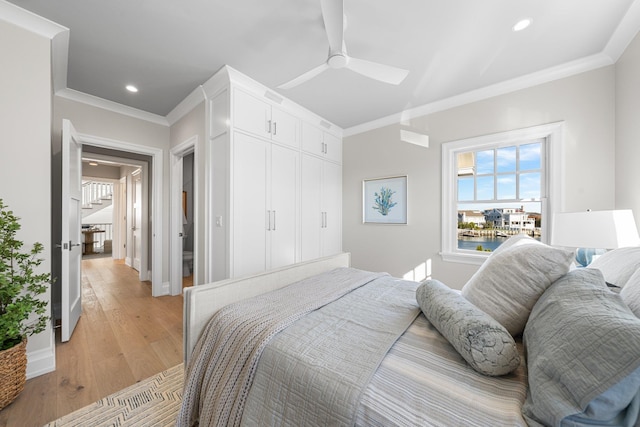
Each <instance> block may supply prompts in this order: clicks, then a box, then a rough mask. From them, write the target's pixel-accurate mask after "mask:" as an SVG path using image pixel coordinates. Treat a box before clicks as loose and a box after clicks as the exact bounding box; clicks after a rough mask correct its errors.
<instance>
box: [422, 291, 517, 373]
mask: <svg viewBox="0 0 640 427" xmlns="http://www.w3.org/2000/svg"><path fill="white" fill-rule="evenodd" d="M416 300H417V301H418V304H419V305H420V308H421V309H422V312H423V313H424V315H425V316H426V318H427V319H428V320H429V322H431V324H433V326H434V327H435V328H436V329H437V330H438V331H439V332H440V333H441V334H442V335H443V336H444V337H445V338H446V339H447V340H448V341H449V342H450V343H451V345H452V346H453V347H454V348H455V349H456V350H457V351H458V353H460V355H461V356H462V357H463V358H464V359H465V360H466V361H467V362H468V363H469V365H471V367H472V368H473V369H475V370H476V371H478V372H480V373H482V374H485V375H491V376H497V375H505V374H508V373H509V372H511V371H513V370H514V369H516V368H517V367H518V366H520V354H519V353H518V349H517V347H516V343H515V341H514V340H513V337H512V336H511V334H509V332H508V331H507V330H506V329H505V328H504V327H502V325H500V323H498V322H497V321H495V320H494V319H492V318H491V316H489V315H488V314H486V313H484V312H483V311H482V310H480V309H479V308H477V307H475V306H474V305H473V304H471V303H470V302H469V301H467V300H466V299H465V298H464V297H463V296H462V295H460V294H459V293H457V292H456V291H454V290H452V289H451V288H449V287H448V286H446V285H444V284H443V283H441V282H439V281H437V280H426V281H424V282H423V283H422V284H421V285H420V286H419V287H418V289H417V291H416Z"/></svg>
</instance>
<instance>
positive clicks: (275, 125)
mask: <svg viewBox="0 0 640 427" xmlns="http://www.w3.org/2000/svg"><path fill="white" fill-rule="evenodd" d="M273 134H274V135H277V134H278V122H273Z"/></svg>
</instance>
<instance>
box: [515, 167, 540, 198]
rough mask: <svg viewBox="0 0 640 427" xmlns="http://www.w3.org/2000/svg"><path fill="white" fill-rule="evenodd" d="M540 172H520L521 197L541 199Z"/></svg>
mask: <svg viewBox="0 0 640 427" xmlns="http://www.w3.org/2000/svg"><path fill="white" fill-rule="evenodd" d="M540 188H541V183H540V172H533V173H523V174H520V198H521V199H536V200H540Z"/></svg>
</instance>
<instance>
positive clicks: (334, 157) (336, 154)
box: [323, 132, 342, 163]
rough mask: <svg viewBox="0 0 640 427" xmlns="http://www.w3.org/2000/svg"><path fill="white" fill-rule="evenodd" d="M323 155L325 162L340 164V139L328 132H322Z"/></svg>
mask: <svg viewBox="0 0 640 427" xmlns="http://www.w3.org/2000/svg"><path fill="white" fill-rule="evenodd" d="M323 135H324V138H323V141H324V155H325V157H326V158H327V160H331V161H334V162H336V163H342V139H340V138H338V137H337V136H334V135H332V134H330V133H328V132H323Z"/></svg>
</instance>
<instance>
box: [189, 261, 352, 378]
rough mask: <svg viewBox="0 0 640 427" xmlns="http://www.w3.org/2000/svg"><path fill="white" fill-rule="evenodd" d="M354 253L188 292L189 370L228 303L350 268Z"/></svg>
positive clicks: (197, 287)
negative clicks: (201, 341)
mask: <svg viewBox="0 0 640 427" xmlns="http://www.w3.org/2000/svg"><path fill="white" fill-rule="evenodd" d="M350 265H351V254H349V253H347V252H345V253H341V254H338V255H333V256H329V257H325V258H318V259H314V260H311V261H306V262H301V263H298V264H293V265H289V266H286V267H282V268H278V269H275V270H270V271H266V272H264V273H259V274H255V275H251V276H243V277H238V278H233V279H226V280H221V281H219V282H213V283H209V284H206V285H198V286H193V287H190V288H185V289H184V308H183V313H182V318H183V321H182V332H183V338H182V340H183V343H184V346H183V357H184V362H185V367H186V366H187V362H188V361H189V358H190V357H191V352H192V351H193V348H194V347H195V345H196V342H197V340H198V338H199V337H200V333H201V332H202V329H204V327H205V325H206V324H207V321H208V320H209V319H210V318H211V316H212V315H213V313H215V312H216V311H218V310H219V309H220V308H222V307H224V306H225V305H227V304H231V303H234V302H236V301H240V300H242V299H245V298H250V297H254V296H256V295H260V294H263V293H265V292H269V291H272V290H275V289H279V288H282V287H284V286H286V285H289V284H291V283H294V282H297V281H299V280H302V279H305V278H307V277H311V276H314V275H316V274H320V273H322V272H325V271H329V270H332V269H334V268H338V267H349V266H350Z"/></svg>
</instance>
